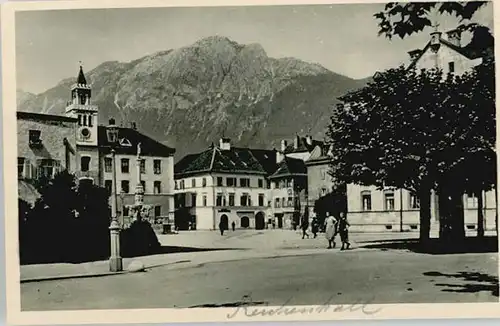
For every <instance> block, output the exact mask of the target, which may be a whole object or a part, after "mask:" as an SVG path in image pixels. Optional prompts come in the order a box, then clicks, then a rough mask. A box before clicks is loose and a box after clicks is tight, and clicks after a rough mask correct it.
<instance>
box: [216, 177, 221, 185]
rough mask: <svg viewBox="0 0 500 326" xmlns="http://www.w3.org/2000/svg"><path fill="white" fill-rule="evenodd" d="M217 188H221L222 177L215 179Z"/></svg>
mask: <svg viewBox="0 0 500 326" xmlns="http://www.w3.org/2000/svg"><path fill="white" fill-rule="evenodd" d="M217 187H222V177H217Z"/></svg>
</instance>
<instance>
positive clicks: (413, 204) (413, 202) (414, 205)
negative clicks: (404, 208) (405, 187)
mask: <svg viewBox="0 0 500 326" xmlns="http://www.w3.org/2000/svg"><path fill="white" fill-rule="evenodd" d="M419 208H420V201H419V200H418V197H417V196H415V195H414V194H410V209H419Z"/></svg>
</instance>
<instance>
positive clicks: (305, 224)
mask: <svg viewBox="0 0 500 326" xmlns="http://www.w3.org/2000/svg"><path fill="white" fill-rule="evenodd" d="M300 228H301V229H302V239H304V237H307V238H308V239H309V234H307V229H308V228H309V219H308V218H307V214H304V216H303V217H302V223H301V225H300Z"/></svg>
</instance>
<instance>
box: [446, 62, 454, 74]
mask: <svg viewBox="0 0 500 326" xmlns="http://www.w3.org/2000/svg"><path fill="white" fill-rule="evenodd" d="M448 71H449V72H450V73H454V72H455V62H453V61H451V62H448Z"/></svg>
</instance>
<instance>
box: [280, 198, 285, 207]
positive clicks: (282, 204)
mask: <svg viewBox="0 0 500 326" xmlns="http://www.w3.org/2000/svg"><path fill="white" fill-rule="evenodd" d="M281 207H286V200H285V197H283V198H281Z"/></svg>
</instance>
